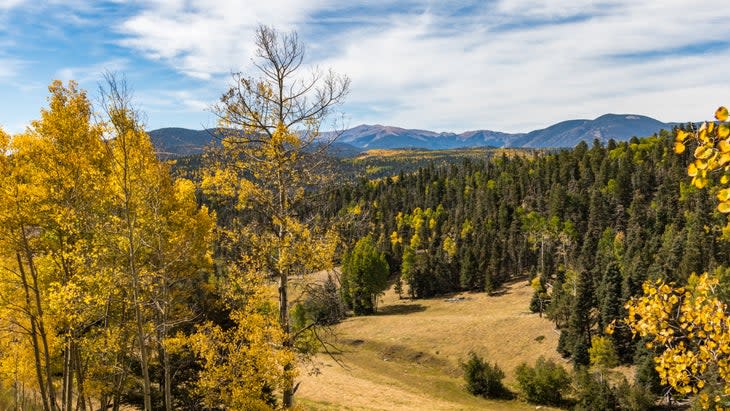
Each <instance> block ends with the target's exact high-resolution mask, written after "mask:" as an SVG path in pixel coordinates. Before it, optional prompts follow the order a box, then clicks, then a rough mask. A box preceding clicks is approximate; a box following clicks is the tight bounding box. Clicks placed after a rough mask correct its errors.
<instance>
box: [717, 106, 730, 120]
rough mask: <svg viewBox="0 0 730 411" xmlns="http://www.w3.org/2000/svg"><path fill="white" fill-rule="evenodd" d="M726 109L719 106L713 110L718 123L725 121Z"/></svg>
mask: <svg viewBox="0 0 730 411" xmlns="http://www.w3.org/2000/svg"><path fill="white" fill-rule="evenodd" d="M727 115H728V112H727V108H725V106H720V107H718V108H717V110H715V118H716V119H718V120H720V121H727Z"/></svg>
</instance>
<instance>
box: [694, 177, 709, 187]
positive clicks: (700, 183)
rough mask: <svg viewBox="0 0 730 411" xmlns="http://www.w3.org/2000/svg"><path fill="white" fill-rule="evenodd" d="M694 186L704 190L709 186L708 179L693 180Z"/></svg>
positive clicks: (696, 178) (697, 178)
mask: <svg viewBox="0 0 730 411" xmlns="http://www.w3.org/2000/svg"><path fill="white" fill-rule="evenodd" d="M692 184H693V185H694V186H695V187H697V188H699V189H703V188H705V186H706V185H707V179H706V178H704V177H695V178H694V179H692Z"/></svg>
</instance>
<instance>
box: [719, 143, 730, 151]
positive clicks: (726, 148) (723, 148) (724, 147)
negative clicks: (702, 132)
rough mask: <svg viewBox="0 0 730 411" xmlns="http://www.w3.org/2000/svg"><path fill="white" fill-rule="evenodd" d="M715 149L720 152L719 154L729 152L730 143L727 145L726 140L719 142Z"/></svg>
mask: <svg viewBox="0 0 730 411" xmlns="http://www.w3.org/2000/svg"><path fill="white" fill-rule="evenodd" d="M717 149H718V150H720V152H721V153H727V152H730V143H728V142H727V140H720V142H719V143H717Z"/></svg>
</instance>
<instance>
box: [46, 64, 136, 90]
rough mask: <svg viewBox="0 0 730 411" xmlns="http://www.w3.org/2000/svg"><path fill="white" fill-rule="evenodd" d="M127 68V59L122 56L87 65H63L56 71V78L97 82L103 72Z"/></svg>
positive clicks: (116, 71) (121, 71)
mask: <svg viewBox="0 0 730 411" xmlns="http://www.w3.org/2000/svg"><path fill="white" fill-rule="evenodd" d="M128 68H129V65H128V61H127V60H126V59H122V58H116V59H111V60H107V61H102V62H99V63H95V64H91V65H88V66H80V67H63V68H61V69H60V70H58V72H56V78H57V79H59V80H62V81H69V80H75V81H77V82H79V83H90V84H93V83H98V82H100V81H101V80H103V78H104V74H105V73H107V72H109V73H123V72H124V71H126V70H127V69H128Z"/></svg>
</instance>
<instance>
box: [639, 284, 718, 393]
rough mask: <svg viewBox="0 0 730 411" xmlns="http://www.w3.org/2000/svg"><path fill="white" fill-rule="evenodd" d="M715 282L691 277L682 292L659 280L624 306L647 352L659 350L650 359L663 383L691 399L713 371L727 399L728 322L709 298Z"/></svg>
mask: <svg viewBox="0 0 730 411" xmlns="http://www.w3.org/2000/svg"><path fill="white" fill-rule="evenodd" d="M717 284H718V280H717V279H716V278H713V277H710V276H709V275H708V274H707V273H704V274H702V275H700V276H697V275H694V274H693V275H692V277H691V278H690V280H689V283H688V285H687V286H686V287H675V286H673V285H671V284H667V283H664V282H663V281H661V280H659V281H656V282H654V283H651V282H646V283H644V285H643V288H644V295H643V296H640V297H636V298H634V299H632V300H631V301H629V302H628V303H627V305H626V309H627V312H628V317H627V318H626V320H625V321H626V323H627V324H628V326H629V327H630V328H631V330H632V332H633V333H634V334H635V335H637V334H638V335H640V336H642V337H648V338H649V343H648V345H649V346H650V347H652V346H654V347H658V346H660V347H664V350H663V351H662V352H661V353H660V354H659V355H658V356H657V357H656V358H655V362H656V370H657V372H658V373H659V377H660V378H661V381H662V383H663V384H667V385H670V386H671V387H672V388H673V389H674V390H676V391H677V392H679V393H682V394H696V393H698V392H699V391H700V390H702V388H703V387H704V386H705V385H707V384H708V383H709V382H708V380H707V378H708V377H707V374H706V372H707V371H708V369H710V368H716V369H717V372H718V374H719V377H720V378H721V380H722V381H724V383H725V387H726V388H725V393H724V395H725V397H723V401H725V400H730V317H729V316H728V314H727V307H726V306H725V304H723V303H722V302H721V301H720V300H719V299H718V298H717V297H715V296H714V294H713V290H714V287H715V286H716V285H717Z"/></svg>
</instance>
